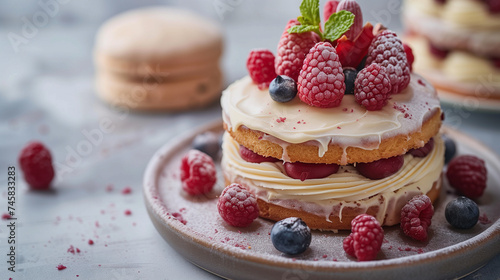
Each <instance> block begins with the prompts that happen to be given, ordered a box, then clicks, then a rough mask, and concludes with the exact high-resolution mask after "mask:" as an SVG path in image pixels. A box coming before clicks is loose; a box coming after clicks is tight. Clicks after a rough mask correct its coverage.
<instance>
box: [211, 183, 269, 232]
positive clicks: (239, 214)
mask: <svg viewBox="0 0 500 280" xmlns="http://www.w3.org/2000/svg"><path fill="white" fill-rule="evenodd" d="M217 209H218V210H219V215H220V216H221V217H222V219H224V221H226V222H227V223H228V224H230V225H232V226H235V227H247V226H249V225H250V224H251V223H252V222H253V220H255V219H256V218H257V217H258V216H259V208H258V206H257V199H256V198H255V195H253V194H252V193H250V192H249V191H248V190H246V189H245V188H244V187H242V186H241V185H240V184H236V183H233V184H231V185H229V186H227V187H226V188H225V189H224V190H223V191H222V193H221V195H220V197H219V201H218V202H217Z"/></svg>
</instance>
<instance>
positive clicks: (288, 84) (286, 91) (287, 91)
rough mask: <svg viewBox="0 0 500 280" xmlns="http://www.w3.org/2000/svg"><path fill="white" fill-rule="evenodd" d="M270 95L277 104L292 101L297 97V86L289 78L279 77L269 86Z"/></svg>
mask: <svg viewBox="0 0 500 280" xmlns="http://www.w3.org/2000/svg"><path fill="white" fill-rule="evenodd" d="M269 94H270V95H271V98H272V99H273V100H274V101H276V102H280V103H285V102H289V101H292V99H294V98H295V96H296V95H297V84H296V83H295V81H294V80H293V79H292V78H290V77H288V76H285V75H283V76H281V75H278V76H277V77H276V78H275V79H274V80H273V81H272V82H271V84H270V85H269Z"/></svg>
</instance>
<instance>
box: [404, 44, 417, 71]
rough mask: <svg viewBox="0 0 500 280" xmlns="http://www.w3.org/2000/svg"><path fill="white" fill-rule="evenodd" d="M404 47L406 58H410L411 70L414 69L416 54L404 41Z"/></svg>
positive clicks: (409, 65)
mask: <svg viewBox="0 0 500 280" xmlns="http://www.w3.org/2000/svg"><path fill="white" fill-rule="evenodd" d="M403 48H404V49H405V53H406V59H407V60H408V67H410V72H412V71H413V62H414V61H415V56H414V55H413V50H412V49H411V47H410V46H409V45H408V44H405V43H403Z"/></svg>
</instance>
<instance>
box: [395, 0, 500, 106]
mask: <svg viewBox="0 0 500 280" xmlns="http://www.w3.org/2000/svg"><path fill="white" fill-rule="evenodd" d="M498 3H499V2H498V1H475V0H448V1H443V0H440V1H438V0H406V1H405V3H404V13H403V22H404V23H405V25H406V29H407V33H408V37H407V42H408V43H409V44H410V45H411V47H412V49H413V51H414V53H415V57H416V58H415V65H414V71H415V72H417V73H421V74H422V75H423V76H424V77H425V78H426V79H428V80H429V81H430V82H431V83H432V84H433V85H434V86H435V87H436V88H437V89H438V91H439V92H441V91H443V92H446V93H448V94H453V95H452V96H455V97H471V96H473V97H476V98H481V99H483V100H500V5H499V4H498Z"/></svg>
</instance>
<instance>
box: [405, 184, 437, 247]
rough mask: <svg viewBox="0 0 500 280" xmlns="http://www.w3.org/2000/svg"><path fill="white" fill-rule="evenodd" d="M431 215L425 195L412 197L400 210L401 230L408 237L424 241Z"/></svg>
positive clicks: (429, 202) (428, 201)
mask: <svg viewBox="0 0 500 280" xmlns="http://www.w3.org/2000/svg"><path fill="white" fill-rule="evenodd" d="M433 215H434V206H432V201H431V199H430V198H429V197H428V196H427V195H425V194H422V195H417V196H414V197H413V198H412V199H410V201H408V202H407V203H406V205H405V206H403V208H401V223H400V226H401V229H402V230H403V232H404V233H405V234H406V235H408V236H409V237H411V238H413V239H415V240H419V241H424V240H426V239H427V229H428V228H429V226H430V225H431V220H432V216H433Z"/></svg>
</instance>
